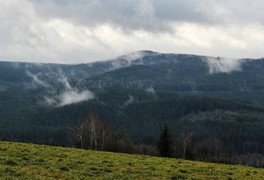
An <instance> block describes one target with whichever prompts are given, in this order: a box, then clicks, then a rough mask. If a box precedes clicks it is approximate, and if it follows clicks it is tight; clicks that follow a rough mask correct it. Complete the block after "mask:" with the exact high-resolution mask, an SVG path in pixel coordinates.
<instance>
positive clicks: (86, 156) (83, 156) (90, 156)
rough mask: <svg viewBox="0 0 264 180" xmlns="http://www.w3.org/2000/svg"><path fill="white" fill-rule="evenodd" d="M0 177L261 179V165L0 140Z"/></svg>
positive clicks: (263, 175) (262, 173) (262, 174)
mask: <svg viewBox="0 0 264 180" xmlns="http://www.w3.org/2000/svg"><path fill="white" fill-rule="evenodd" d="M0 155H1V157H0V175H1V178H3V179H10V178H11V179H15V178H23V179H43V178H45V179H87V178H89V179H197V180H198V179H245V180H246V179H255V180H257V179H262V178H263V177H264V171H263V169H257V168H251V167H246V166H239V165H237V166H235V165H221V164H210V163H201V162H193V161H185V160H179V159H168V158H158V157H150V156H142V155H127V154H117V153H107V152H96V151H85V150H78V149H71V148H61V147H50V146H39V145H33V144H21V143H8V142H0Z"/></svg>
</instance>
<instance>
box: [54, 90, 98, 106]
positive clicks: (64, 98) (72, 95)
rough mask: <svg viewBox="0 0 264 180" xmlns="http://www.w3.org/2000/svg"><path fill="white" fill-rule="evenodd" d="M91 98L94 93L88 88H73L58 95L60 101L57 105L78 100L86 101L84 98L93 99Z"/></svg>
mask: <svg viewBox="0 0 264 180" xmlns="http://www.w3.org/2000/svg"><path fill="white" fill-rule="evenodd" d="M93 98H94V94H93V93H92V92H91V91H89V90H85V91H81V92H78V91H74V90H72V91H66V92H63V93H62V94H60V95H59V96H58V99H59V101H60V102H59V105H58V106H64V105H68V104H73V103H78V102H82V101H86V100H89V99H93Z"/></svg>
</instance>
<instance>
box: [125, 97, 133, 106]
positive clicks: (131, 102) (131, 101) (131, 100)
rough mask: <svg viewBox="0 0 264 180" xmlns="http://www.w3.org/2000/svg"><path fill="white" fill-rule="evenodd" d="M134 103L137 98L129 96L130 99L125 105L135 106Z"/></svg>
mask: <svg viewBox="0 0 264 180" xmlns="http://www.w3.org/2000/svg"><path fill="white" fill-rule="evenodd" d="M134 102H135V98H134V97H133V96H131V95H129V98H128V100H126V102H125V104H124V105H125V106H128V105H130V104H133V103H134Z"/></svg>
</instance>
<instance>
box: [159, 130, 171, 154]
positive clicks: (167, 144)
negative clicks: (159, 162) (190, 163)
mask: <svg viewBox="0 0 264 180" xmlns="http://www.w3.org/2000/svg"><path fill="white" fill-rule="evenodd" d="M171 146H172V139H171V134H170V130H169V128H168V126H167V125H165V127H164V128H163V130H162V131H161V133H160V137H159V141H158V144H157V148H158V151H159V155H160V156H161V157H171V156H172V147H171Z"/></svg>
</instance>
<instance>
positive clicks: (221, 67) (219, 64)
mask: <svg viewBox="0 0 264 180" xmlns="http://www.w3.org/2000/svg"><path fill="white" fill-rule="evenodd" d="M205 61H206V62H207V64H208V67H209V73H210V74H215V73H231V72H234V71H241V70H242V67H241V66H242V63H243V60H241V59H227V58H219V57H218V58H215V57H207V58H205Z"/></svg>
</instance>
